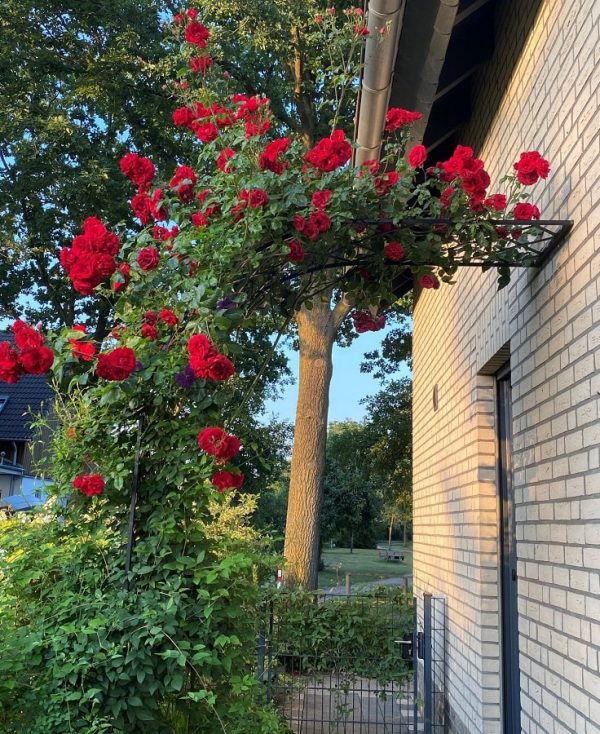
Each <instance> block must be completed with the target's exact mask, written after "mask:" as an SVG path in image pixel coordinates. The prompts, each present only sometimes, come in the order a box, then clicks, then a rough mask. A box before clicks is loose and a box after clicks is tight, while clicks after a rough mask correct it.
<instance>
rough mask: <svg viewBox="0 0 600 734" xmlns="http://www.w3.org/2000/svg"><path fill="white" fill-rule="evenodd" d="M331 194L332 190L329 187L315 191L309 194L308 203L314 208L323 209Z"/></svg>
mask: <svg viewBox="0 0 600 734" xmlns="http://www.w3.org/2000/svg"><path fill="white" fill-rule="evenodd" d="M331 194H332V192H331V190H330V189H323V190H322V191H315V193H314V194H313V195H312V196H311V199H310V203H311V204H312V205H313V206H314V208H315V209H325V207H326V206H327V204H329V199H331Z"/></svg>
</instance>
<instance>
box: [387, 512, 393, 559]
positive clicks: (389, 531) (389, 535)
mask: <svg viewBox="0 0 600 734" xmlns="http://www.w3.org/2000/svg"><path fill="white" fill-rule="evenodd" d="M393 531H394V516H393V515H391V516H390V526H389V530H388V550H389V551H391V550H392V533H393Z"/></svg>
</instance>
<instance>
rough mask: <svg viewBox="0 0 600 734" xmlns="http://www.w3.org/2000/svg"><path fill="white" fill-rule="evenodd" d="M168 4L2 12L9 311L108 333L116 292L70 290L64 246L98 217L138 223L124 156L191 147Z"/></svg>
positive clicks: (55, 5)
mask: <svg viewBox="0 0 600 734" xmlns="http://www.w3.org/2000/svg"><path fill="white" fill-rule="evenodd" d="M171 7H172V3H171V2H168V1H167V0H104V1H103V2H94V1H93V0H77V1H74V2H67V3H61V2H56V1H55V0H7V1H6V2H5V3H4V5H3V12H2V18H1V19H0V119H1V120H2V122H1V123H0V242H1V243H2V247H1V248H0V280H1V281H2V288H1V289H0V317H2V316H4V317H14V316H16V315H17V314H20V313H24V314H25V316H26V317H27V318H28V320H29V321H30V322H33V323H35V322H36V321H38V320H41V321H42V322H44V323H45V324H46V325H50V326H54V327H56V326H65V325H66V326H71V325H72V324H73V323H74V322H76V321H79V320H84V321H86V320H88V321H89V323H90V324H91V326H92V328H93V330H95V336H96V338H97V339H98V340H101V339H103V338H104V336H105V335H106V333H107V331H108V330H109V328H110V326H111V311H112V304H111V298H107V297H106V296H103V297H97V296H93V297H82V296H80V295H78V294H76V293H75V292H74V291H73V289H72V288H70V287H69V284H68V282H67V281H66V280H65V278H64V273H63V272H62V269H61V268H60V266H59V264H58V259H57V258H58V253H59V250H60V248H61V247H63V246H65V245H67V244H68V243H69V242H70V240H71V239H72V237H73V235H74V234H75V233H76V232H77V230H78V228H79V226H80V223H81V221H82V219H84V218H85V217H86V216H90V215H92V214H94V215H96V216H100V217H105V218H107V219H110V221H111V222H114V223H116V222H117V221H119V220H124V221H125V222H128V223H133V222H132V218H131V214H130V211H129V209H128V206H127V198H128V195H129V190H128V186H127V181H126V180H125V179H124V177H123V176H122V174H121V172H120V171H119V165H118V162H119V158H120V157H121V156H122V155H123V153H124V152H127V151H128V150H130V149H137V150H139V151H140V152H142V153H143V152H148V151H150V150H152V152H153V158H154V160H155V161H156V163H160V164H164V165H165V166H166V168H167V169H168V168H172V167H173V165H174V162H175V160H176V158H177V156H179V155H181V154H182V153H183V154H185V150H186V147H188V144H187V143H186V142H185V141H184V140H182V139H181V136H180V135H178V134H176V130H175V128H174V126H173V124H172V122H171V110H172V101H171V99H170V96H171V95H170V94H169V91H168V89H167V88H166V86H165V85H166V81H167V79H168V77H169V63H170V62H169V61H168V60H167V59H168V57H167V54H168V52H169V50H170V49H169V44H168V43H167V42H166V41H165V38H164V34H162V33H161V22H162V18H164V17H165V14H166V13H167V11H168V10H169V9H170V8H171Z"/></svg>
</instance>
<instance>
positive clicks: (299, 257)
mask: <svg viewBox="0 0 600 734" xmlns="http://www.w3.org/2000/svg"><path fill="white" fill-rule="evenodd" d="M287 244H288V245H289V248H290V254H289V255H288V260H289V261H290V262H293V263H301V262H304V258H305V257H306V253H305V252H304V248H303V247H302V245H301V244H300V243H299V242H298V240H290V241H289V242H288V243H287Z"/></svg>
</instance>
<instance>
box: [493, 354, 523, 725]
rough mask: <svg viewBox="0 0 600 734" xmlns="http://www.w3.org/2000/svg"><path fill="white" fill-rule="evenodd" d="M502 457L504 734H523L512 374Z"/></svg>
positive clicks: (503, 415) (503, 399) (501, 381)
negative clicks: (513, 477) (513, 467)
mask: <svg viewBox="0 0 600 734" xmlns="http://www.w3.org/2000/svg"><path fill="white" fill-rule="evenodd" d="M497 384H498V447H499V451H498V457H499V466H498V469H499V484H500V571H501V594H502V598H501V602H500V617H501V625H502V637H501V644H502V688H503V690H502V702H503V707H502V708H503V712H504V734H520V733H521V696H520V683H519V634H518V632H519V616H518V609H517V549H516V543H515V505H514V500H513V485H512V460H511V445H512V410H511V407H512V395H511V385H510V372H509V371H508V369H505V370H503V371H501V372H499V373H498V377H497Z"/></svg>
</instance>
